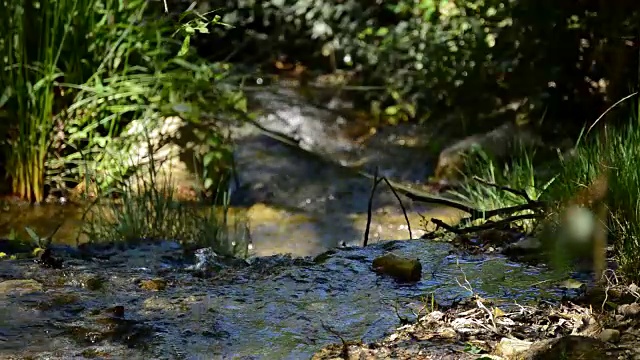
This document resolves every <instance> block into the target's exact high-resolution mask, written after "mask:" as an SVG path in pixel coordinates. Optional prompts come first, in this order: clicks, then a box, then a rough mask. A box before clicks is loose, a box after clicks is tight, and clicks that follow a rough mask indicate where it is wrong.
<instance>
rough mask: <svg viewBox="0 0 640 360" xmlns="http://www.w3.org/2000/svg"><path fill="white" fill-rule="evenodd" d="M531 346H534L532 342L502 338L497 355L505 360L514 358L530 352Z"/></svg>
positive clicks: (496, 351) (496, 350)
mask: <svg viewBox="0 0 640 360" xmlns="http://www.w3.org/2000/svg"><path fill="white" fill-rule="evenodd" d="M531 345H533V342H531V341H525V340H519V339H511V338H502V339H500V343H498V346H497V347H496V349H495V353H496V355H499V356H503V357H505V358H514V357H517V356H518V355H519V354H522V353H524V352H525V351H527V350H529V348H530V347H531Z"/></svg>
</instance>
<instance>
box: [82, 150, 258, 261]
mask: <svg viewBox="0 0 640 360" xmlns="http://www.w3.org/2000/svg"><path fill="white" fill-rule="evenodd" d="M149 165H150V166H148V167H145V168H144V169H145V170H144V171H137V172H135V173H134V174H133V175H132V176H131V178H130V179H129V182H128V183H126V184H120V185H119V186H117V187H112V188H109V189H108V190H107V191H106V192H104V193H99V194H98V196H97V198H96V200H95V201H94V202H93V203H92V204H91V205H90V206H89V207H87V209H86V211H85V213H84V215H83V228H82V231H81V233H80V234H79V235H78V242H79V241H80V238H81V237H83V236H84V237H86V238H87V239H88V240H89V241H90V242H105V241H107V242H110V241H116V242H125V243H136V242H139V241H141V240H162V239H173V240H177V241H180V242H181V243H182V244H183V246H185V248H187V249H191V248H199V247H212V248H213V249H215V251H216V252H217V253H219V254H222V255H228V256H236V257H246V256H248V251H249V243H250V235H249V233H248V228H247V227H246V224H247V221H246V219H245V218H243V217H242V216H240V215H235V216H232V215H231V214H230V210H229V206H228V205H229V204H228V197H227V196H226V193H225V192H224V191H223V190H222V189H217V191H216V194H219V195H220V196H222V197H223V199H222V201H221V203H222V205H221V206H205V205H202V204H194V203H186V202H184V201H180V199H178V198H177V197H176V195H177V194H176V193H175V186H174V184H173V182H172V179H171V176H170V172H169V175H168V176H162V173H161V171H160V169H159V167H158V165H159V164H156V163H155V161H154V160H153V158H151V160H150V164H149ZM169 171H170V170H169Z"/></svg>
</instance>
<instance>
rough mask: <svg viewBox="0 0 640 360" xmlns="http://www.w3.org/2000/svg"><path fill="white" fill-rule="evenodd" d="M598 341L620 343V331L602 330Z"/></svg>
mask: <svg viewBox="0 0 640 360" xmlns="http://www.w3.org/2000/svg"><path fill="white" fill-rule="evenodd" d="M599 339H600V341H602V342H610V343H617V342H619V341H620V331H618V330H616V329H604V330H602V332H601V333H600V336H599Z"/></svg>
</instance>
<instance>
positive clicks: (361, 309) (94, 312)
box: [0, 87, 562, 359]
mask: <svg viewBox="0 0 640 360" xmlns="http://www.w3.org/2000/svg"><path fill="white" fill-rule="evenodd" d="M250 98H251V99H252V100H253V101H254V102H256V103H257V104H258V106H259V107H261V108H262V109H263V110H264V111H265V114H264V115H262V116H261V117H259V118H258V120H257V121H258V122H259V123H260V124H261V125H262V126H264V127H265V128H267V129H269V130H272V131H275V132H279V133H282V134H285V135H286V136H288V137H290V138H293V139H296V140H297V141H299V144H300V147H302V148H303V149H306V150H309V151H311V152H312V153H315V154H318V155H320V156H323V157H327V158H331V159H332V160H333V161H336V162H338V163H341V164H342V165H343V166H336V165H333V164H331V163H329V162H327V161H324V160H322V159H320V158H319V157H318V156H317V155H313V154H311V153H307V152H305V151H302V150H300V149H295V148H292V147H290V146H286V145H284V144H282V143H281V142H278V141H276V140H274V139H273V138H271V137H269V136H266V135H265V134H264V133H263V132H261V131H259V130H258V129H256V128H255V127H253V126H251V125H246V126H244V127H240V128H237V129H234V138H235V141H236V143H237V152H236V163H237V165H236V166H237V171H238V174H239V178H240V185H241V186H240V188H239V189H238V190H237V191H236V194H234V202H233V205H234V206H235V207H237V208H246V209H247V212H248V214H249V219H250V230H251V236H252V239H253V244H254V250H253V256H252V257H251V258H249V260H248V261H247V262H243V261H223V262H224V263H223V264H220V265H216V266H214V268H213V270H211V271H209V272H208V273H207V274H206V275H205V276H203V275H202V274H201V273H198V272H197V271H194V269H193V268H194V263H193V260H190V259H185V257H184V256H183V251H182V249H181V248H180V246H179V245H178V244H177V243H173V242H170V241H165V242H161V243H154V244H142V245H140V246H138V247H136V248H127V249H113V248H108V247H107V248H104V247H102V248H93V247H88V250H86V252H83V253H80V252H78V251H77V250H73V248H71V247H67V246H64V244H71V243H74V241H75V236H72V234H73V232H74V231H77V228H78V226H79V222H80V216H81V214H80V209H79V208H77V207H74V206H70V205H65V206H61V205H53V204H50V205H42V206H39V207H20V206H12V207H7V208H5V209H2V211H3V212H2V216H1V219H2V222H1V223H0V227H1V229H0V230H1V231H2V232H5V233H8V232H9V231H10V230H11V229H15V228H21V227H24V226H32V227H34V228H35V229H36V231H37V232H38V233H44V234H46V233H48V232H49V231H51V230H48V229H52V228H53V227H55V224H56V223H57V222H58V221H64V224H63V227H62V228H61V230H60V231H59V232H58V233H57V234H56V237H55V238H54V243H55V244H56V245H55V246H57V247H58V248H57V249H58V250H54V252H55V253H56V254H57V255H58V256H61V257H62V258H63V259H64V261H65V262H64V265H65V266H64V268H63V269H62V270H54V269H43V268H42V267H40V266H39V265H37V264H34V263H33V261H29V260H11V261H3V262H2V263H0V264H1V266H0V358H12V356H15V358H23V357H25V356H29V357H30V358H34V359H66V358H123V359H124V358H126V359H149V358H155V359H304V358H309V357H310V356H311V355H313V354H314V352H316V351H318V350H319V349H320V348H322V347H323V346H325V345H327V344H330V343H335V342H339V341H340V340H339V338H337V337H336V336H335V335H334V334H332V332H331V331H328V330H327V327H329V328H331V329H333V331H335V332H336V333H339V334H341V336H343V337H344V338H345V339H347V340H362V341H365V342H366V341H373V340H376V339H378V338H380V337H382V336H384V335H385V334H388V333H389V332H390V331H393V329H394V328H396V327H397V326H398V325H399V324H400V320H399V315H400V316H403V317H407V318H409V319H415V317H416V315H415V314H414V313H420V311H421V309H422V311H424V307H425V306H428V305H429V304H430V301H431V300H430V299H431V297H433V299H434V300H435V301H436V302H437V303H438V304H450V303H451V302H453V301H454V300H456V299H460V298H463V297H466V296H468V295H470V292H469V290H468V289H465V286H467V287H468V286H470V287H471V288H472V289H473V291H474V292H476V293H478V294H480V295H481V296H484V297H487V298H491V299H496V300H497V301H498V300H502V301H503V302H504V304H505V305H507V304H512V303H514V301H517V302H518V303H534V302H535V301H538V300H540V299H542V298H544V299H549V300H553V299H557V298H559V296H561V295H562V292H561V291H560V290H559V289H557V288H554V287H552V286H551V285H544V284H546V283H545V280H547V279H548V278H549V277H551V274H550V273H549V272H548V271H546V270H544V269H541V268H537V267H533V266H528V265H523V264H518V263H514V262H512V261H509V260H508V259H506V258H505V257H503V256H501V255H464V254H462V253H459V252H458V251H457V250H455V249H454V248H453V247H452V246H451V245H449V244H447V243H439V242H434V241H428V240H410V241H407V240H402V239H408V238H409V233H408V227H407V224H406V222H405V219H404V216H403V214H402V211H401V209H400V206H399V205H398V201H397V199H396V198H395V197H394V196H393V194H392V193H391V191H389V190H388V189H381V190H379V191H378V192H377V193H376V194H375V196H374V208H373V219H372V224H371V235H370V237H371V240H370V242H371V243H372V245H370V246H368V247H366V248H361V247H359V245H361V244H362V240H363V232H364V228H365V225H366V218H367V202H368V199H369V195H370V192H371V181H370V180H368V179H365V178H363V177H361V176H359V175H357V174H355V173H354V171H352V170H350V168H351V169H367V170H372V169H373V168H374V167H376V166H377V167H379V170H380V174H381V175H384V176H388V177H389V178H392V179H393V180H394V181H397V182H402V183H403V184H408V185H412V186H416V187H419V186H420V183H423V182H424V180H425V179H426V178H427V176H428V175H429V173H430V171H431V169H430V167H431V166H432V165H433V159H434V156H435V154H434V153H433V151H430V150H429V149H430V145H429V141H430V139H434V138H435V137H437V135H438V132H439V130H438V129H437V128H432V129H425V127H417V126H415V125H409V124H403V125H400V126H397V127H391V128H386V129H382V130H380V131H378V132H377V133H376V134H373V135H372V136H369V137H368V138H367V139H366V140H364V141H356V140H354V139H353V136H352V135H348V134H350V133H351V132H350V130H349V124H348V122H347V121H346V120H345V119H342V118H341V117H340V116H338V115H336V114H335V113H334V112H332V111H330V110H327V109H320V108H318V107H315V106H313V105H310V104H307V103H305V102H304V100H303V99H301V98H300V97H299V96H297V95H296V92H295V91H293V90H292V89H289V88H286V87H283V88H280V89H278V90H277V91H261V92H258V93H256V94H250ZM292 99H293V100H299V101H298V102H293V103H292V102H291V100H292ZM403 203H404V205H405V207H406V208H407V212H408V214H407V215H408V216H409V220H410V224H411V227H412V235H413V238H414V239H417V238H419V236H420V235H422V234H423V233H424V229H422V227H421V225H420V220H421V214H426V215H428V216H429V217H440V218H447V217H455V216H458V215H457V214H456V212H453V211H450V210H448V209H443V208H432V207H429V206H425V205H424V204H422V205H421V204H416V203H412V202H411V201H409V200H407V199H403ZM389 239H397V240H396V241H387V240H389ZM389 251H393V252H394V253H395V254H397V255H400V256H407V257H411V258H418V259H419V260H420V262H421V263H422V280H421V281H419V282H417V283H410V284H402V283H398V282H396V281H394V280H393V279H390V278H387V277H385V276H380V275H377V274H376V273H374V272H373V271H372V270H371V262H372V260H373V259H374V258H375V257H377V256H380V255H383V254H385V253H386V252H389ZM285 254H290V255H285ZM194 272H195V273H194ZM534 284H543V285H539V286H533V285H534ZM396 309H397V312H398V313H396Z"/></svg>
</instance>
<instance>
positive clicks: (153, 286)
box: [140, 278, 167, 291]
mask: <svg viewBox="0 0 640 360" xmlns="http://www.w3.org/2000/svg"><path fill="white" fill-rule="evenodd" d="M166 287H167V281H166V280H164V279H160V278H157V279H151V280H142V281H140V288H141V289H144V290H149V291H161V290H164V289H165V288H166Z"/></svg>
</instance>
